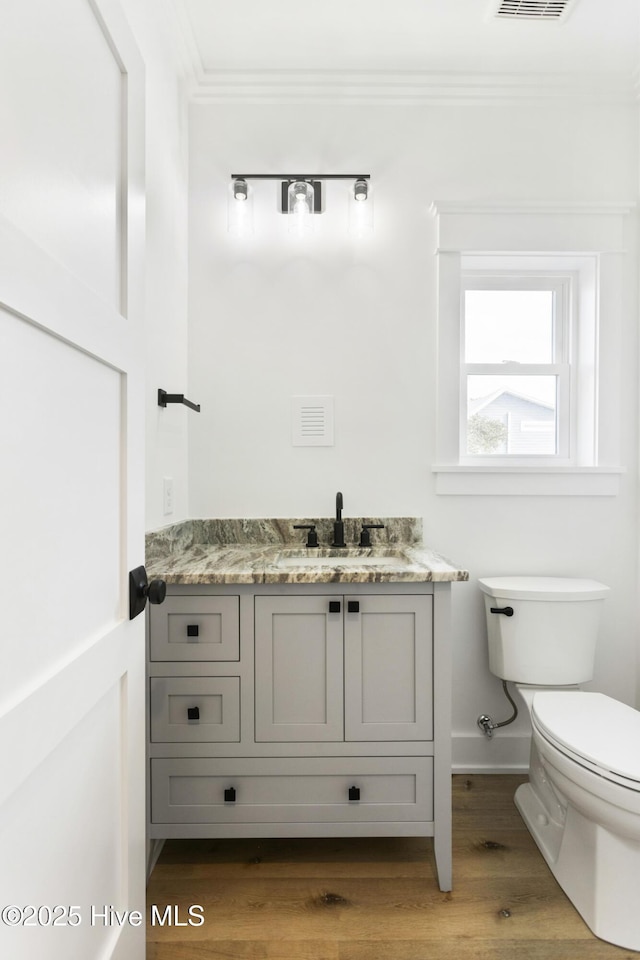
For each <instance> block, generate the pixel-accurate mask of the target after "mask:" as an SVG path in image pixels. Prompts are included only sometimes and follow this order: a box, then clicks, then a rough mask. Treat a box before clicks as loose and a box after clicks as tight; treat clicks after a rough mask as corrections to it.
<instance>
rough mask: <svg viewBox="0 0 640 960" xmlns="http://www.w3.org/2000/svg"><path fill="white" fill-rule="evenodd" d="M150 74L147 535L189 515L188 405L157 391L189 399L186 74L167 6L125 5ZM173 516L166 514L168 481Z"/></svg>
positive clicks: (134, 0)
mask: <svg viewBox="0 0 640 960" xmlns="http://www.w3.org/2000/svg"><path fill="white" fill-rule="evenodd" d="M122 4H123V7H124V9H125V12H126V15H127V19H128V20H129V23H130V25H131V28H132V30H133V32H134V34H135V36H136V41H137V43H138V46H139V48H140V51H141V53H142V56H143V59H144V62H145V70H146V174H147V192H146V216H147V251H146V319H147V330H146V344H147V370H146V401H147V402H146V418H147V450H146V461H147V482H146V505H147V506H146V518H145V523H146V529H147V530H155V529H157V528H158V527H161V526H165V525H166V524H168V523H174V522H176V521H177V520H182V519H184V518H185V517H187V516H188V489H187V468H188V463H187V437H188V432H187V431H188V418H187V411H186V408H185V407H182V406H180V407H178V406H169V407H167V408H161V407H159V406H158V403H157V395H158V388H159V387H161V388H162V389H164V390H166V391H167V392H168V393H184V394H185V395H186V396H189V388H188V382H187V341H188V334H187V268H188V249H187V246H188V237H187V222H188V216H187V210H188V200H187V183H188V139H187V113H186V110H187V108H186V103H187V96H188V81H187V71H186V68H185V66H184V64H183V62H182V60H181V57H180V53H179V45H178V42H177V38H178V37H179V31H178V28H177V24H176V22H175V13H174V10H173V6H172V4H171V3H170V2H169V0H122ZM164 477H170V478H172V479H173V488H174V510H173V513H172V514H171V515H165V513H164V512H163V478H164Z"/></svg>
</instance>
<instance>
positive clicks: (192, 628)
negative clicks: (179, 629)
mask: <svg viewBox="0 0 640 960" xmlns="http://www.w3.org/2000/svg"><path fill="white" fill-rule="evenodd" d="M187 636H188V637H199V636H200V627H199V626H198V624H197V623H188V624H187Z"/></svg>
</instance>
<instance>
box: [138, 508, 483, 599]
mask: <svg viewBox="0 0 640 960" xmlns="http://www.w3.org/2000/svg"><path fill="white" fill-rule="evenodd" d="M298 523H315V524H316V527H317V532H318V538H319V542H320V543H321V544H325V546H321V547H319V548H309V549H306V548H305V546H304V544H305V539H304V535H305V533H306V531H304V530H294V529H293V525H294V524H298ZM363 523H383V524H384V529H383V530H373V531H372V543H373V544H374V545H373V546H372V547H357V546H349V547H348V548H347V549H346V550H342V549H331V548H329V547H328V546H326V544H329V543H331V534H332V530H333V521H332V520H329V519H320V520H304V519H301V520H298V519H276V520H272V519H270V520H266V519H255V520H215V519H212V520H185V521H183V522H182V523H176V524H173V525H172V526H170V527H164V528H163V529H162V530H158V531H154V532H152V533H148V534H147V538H146V567H147V574H148V576H149V579H153V578H162V579H163V580H165V581H166V582H167V583H169V584H201V585H207V584H219V583H393V582H397V583H400V582H414V583H420V582H426V581H441V582H442V581H452V580H468V579H469V573H468V571H467V570H461V569H459V568H457V567H456V566H455V565H454V564H452V563H451V562H450V561H449V560H447V559H446V558H445V557H441V556H439V555H438V554H437V553H434V552H433V551H432V550H430V549H428V548H427V547H426V546H425V545H424V544H423V543H422V521H421V520H418V519H416V518H411V517H392V518H382V519H381V518H373V519H372V518H359V519H357V520H354V519H349V518H345V519H344V525H345V540H346V542H347V543H348V544H357V543H358V538H359V535H360V529H361V527H362V524H363ZM311 557H314V558H317V559H318V560H319V561H320V562H318V563H315V562H314V561H313V560H310V558H311ZM360 560H362V563H360ZM298 561H299V562H298Z"/></svg>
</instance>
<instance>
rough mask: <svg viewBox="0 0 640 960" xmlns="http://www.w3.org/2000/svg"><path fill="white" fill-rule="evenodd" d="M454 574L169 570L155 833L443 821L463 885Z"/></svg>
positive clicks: (157, 662)
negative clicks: (275, 575)
mask: <svg viewBox="0 0 640 960" xmlns="http://www.w3.org/2000/svg"><path fill="white" fill-rule="evenodd" d="M449 586H450V585H449V583H442V584H433V583H395V582H392V583H349V584H339V583H330V584H320V583H313V584H309V583H304V584H303V583H300V584H295V583H287V584H272V585H270V584H210V585H203V586H179V585H172V584H169V587H168V593H167V600H166V602H165V603H164V604H163V605H161V606H154V607H152V608H151V609H150V611H149V621H148V623H149V670H148V684H149V686H148V690H149V747H148V756H149V792H148V798H149V800H148V810H149V836H150V838H153V839H164V838H171V837H176V838H177V837H193V838H195V837H302V836H327V837H331V836H343V837H346V836H404V837H411V836H432V837H433V838H434V846H435V855H436V864H437V869H438V880H439V883H440V886H441V889H443V890H449V889H451V745H450V683H451V677H450V646H449V607H450V603H449V599H450V589H449ZM336 588H337V589H336Z"/></svg>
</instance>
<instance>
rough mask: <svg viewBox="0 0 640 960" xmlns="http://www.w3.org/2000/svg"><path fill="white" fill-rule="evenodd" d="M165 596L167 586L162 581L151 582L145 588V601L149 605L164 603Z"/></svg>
mask: <svg viewBox="0 0 640 960" xmlns="http://www.w3.org/2000/svg"><path fill="white" fill-rule="evenodd" d="M166 595H167V584H166V583H165V581H164V580H152V581H151V583H150V584H149V586H148V587H147V600H148V601H149V603H164V598H165V597H166Z"/></svg>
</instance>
